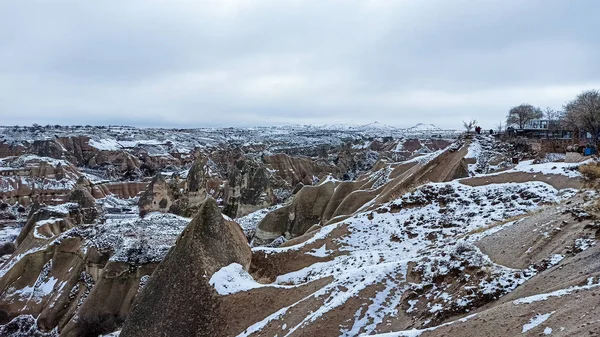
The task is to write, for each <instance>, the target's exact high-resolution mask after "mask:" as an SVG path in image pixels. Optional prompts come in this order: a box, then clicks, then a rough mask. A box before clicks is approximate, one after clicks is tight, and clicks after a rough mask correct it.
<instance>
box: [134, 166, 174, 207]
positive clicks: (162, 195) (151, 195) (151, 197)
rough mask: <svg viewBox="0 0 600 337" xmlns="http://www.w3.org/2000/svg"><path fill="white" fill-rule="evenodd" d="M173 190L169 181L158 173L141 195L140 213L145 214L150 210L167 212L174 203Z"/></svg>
mask: <svg viewBox="0 0 600 337" xmlns="http://www.w3.org/2000/svg"><path fill="white" fill-rule="evenodd" d="M173 201H174V197H173V192H172V191H171V188H170V186H169V184H168V183H167V181H166V180H165V179H164V178H163V177H162V176H161V175H160V174H158V175H156V176H155V177H154V179H152V182H150V184H149V185H148V188H147V189H146V191H145V192H144V194H142V196H141V197H140V201H139V202H138V207H139V209H140V215H141V216H144V215H145V214H147V213H148V212H153V211H158V212H167V211H168V210H169V208H170V207H171V205H173Z"/></svg>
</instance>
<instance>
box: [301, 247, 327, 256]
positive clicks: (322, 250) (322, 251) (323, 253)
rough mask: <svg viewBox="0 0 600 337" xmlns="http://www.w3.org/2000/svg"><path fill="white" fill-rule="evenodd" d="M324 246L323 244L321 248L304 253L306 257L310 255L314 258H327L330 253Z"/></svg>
mask: <svg viewBox="0 0 600 337" xmlns="http://www.w3.org/2000/svg"><path fill="white" fill-rule="evenodd" d="M325 246H326V245H325V244H323V246H321V247H320V248H318V249H313V250H312V251H310V252H308V253H306V254H307V255H312V256H314V257H327V256H329V254H330V253H331V251H329V250H327V248H326V247H325Z"/></svg>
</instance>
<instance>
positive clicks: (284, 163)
mask: <svg viewBox="0 0 600 337" xmlns="http://www.w3.org/2000/svg"><path fill="white" fill-rule="evenodd" d="M263 161H264V163H265V165H267V167H269V168H270V169H272V170H274V174H275V175H276V176H277V177H279V178H280V179H282V180H284V181H285V182H287V184H288V185H289V186H291V188H293V187H294V186H296V185H297V184H298V183H303V184H304V185H312V184H313V176H314V177H317V178H323V177H324V176H326V175H329V174H334V175H336V173H338V171H339V169H338V168H336V167H335V166H333V165H331V164H329V163H326V162H321V163H319V162H318V161H314V160H312V159H311V158H309V157H302V156H289V155H287V154H283V153H280V154H274V155H270V156H264V157H263Z"/></svg>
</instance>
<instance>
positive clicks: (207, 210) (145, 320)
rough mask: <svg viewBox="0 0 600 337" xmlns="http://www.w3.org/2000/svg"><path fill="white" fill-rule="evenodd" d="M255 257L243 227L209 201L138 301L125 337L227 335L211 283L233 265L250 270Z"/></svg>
mask: <svg viewBox="0 0 600 337" xmlns="http://www.w3.org/2000/svg"><path fill="white" fill-rule="evenodd" d="M251 255H252V254H251V251H250V248H249V246H248V244H247V242H246V239H245V237H244V234H243V233H242V231H241V229H240V227H239V226H238V225H237V224H235V223H234V222H230V221H226V220H225V219H224V218H223V216H222V215H221V212H220V211H219V207H218V206H217V203H216V202H215V200H213V199H212V198H209V199H207V200H206V201H205V202H204V203H203V204H202V206H201V207H200V211H199V212H198V214H197V215H196V217H195V218H194V219H193V220H192V221H191V222H190V224H189V225H188V226H187V227H186V229H185V230H184V231H183V233H182V234H181V235H180V236H179V238H178V239H177V242H176V244H175V246H174V247H173V248H171V250H170V251H169V253H168V254H167V256H166V257H165V259H164V260H163V261H162V262H161V263H160V264H159V266H158V267H157V268H156V270H155V271H154V273H153V274H152V276H151V277H150V280H149V281H148V283H147V285H146V286H145V287H144V289H143V290H142V292H141V293H140V294H139V295H138V296H137V297H136V299H135V302H134V304H133V307H132V310H131V314H130V316H129V318H128V319H127V321H126V322H125V325H124V327H123V330H122V332H121V337H138V336H140V337H141V336H143V337H146V336H211V337H212V336H223V335H224V329H225V326H226V325H227V322H226V321H225V315H226V314H225V313H223V312H222V311H221V303H222V297H221V296H219V295H218V294H217V292H216V291H215V289H214V288H213V287H212V286H211V285H210V284H209V280H210V278H211V276H212V274H213V273H215V272H216V271H217V270H219V269H220V268H222V267H224V266H227V265H229V264H231V263H239V264H241V265H242V266H244V268H246V269H247V268H248V267H249V264H250V258H251ZM165 285H170V286H165Z"/></svg>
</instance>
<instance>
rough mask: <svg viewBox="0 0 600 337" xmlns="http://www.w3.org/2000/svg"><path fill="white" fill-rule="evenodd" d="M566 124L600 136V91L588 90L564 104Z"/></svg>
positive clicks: (596, 139) (595, 136) (596, 137)
mask: <svg viewBox="0 0 600 337" xmlns="http://www.w3.org/2000/svg"><path fill="white" fill-rule="evenodd" d="M564 110H565V111H564V115H563V117H564V124H565V125H568V126H571V127H574V128H578V129H580V130H583V131H586V132H589V133H590V134H591V135H592V136H593V137H594V140H595V142H598V137H599V136H600V91H598V90H588V91H584V92H582V93H581V94H579V95H578V96H577V97H576V98H575V99H574V100H572V101H571V102H569V103H567V104H565V106H564Z"/></svg>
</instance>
